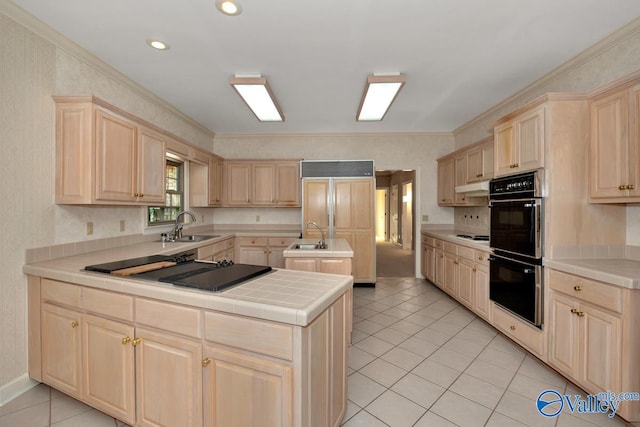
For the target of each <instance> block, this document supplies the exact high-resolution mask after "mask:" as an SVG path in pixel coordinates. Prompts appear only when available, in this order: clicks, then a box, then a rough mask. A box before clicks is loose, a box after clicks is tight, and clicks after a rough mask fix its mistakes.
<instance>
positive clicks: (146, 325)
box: [24, 242, 353, 426]
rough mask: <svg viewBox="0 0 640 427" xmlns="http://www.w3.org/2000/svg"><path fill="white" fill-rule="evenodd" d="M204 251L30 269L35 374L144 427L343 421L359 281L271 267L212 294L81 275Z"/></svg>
mask: <svg viewBox="0 0 640 427" xmlns="http://www.w3.org/2000/svg"><path fill="white" fill-rule="evenodd" d="M208 243H209V244H210V243H211V242H208ZM202 244H203V243H202V242H200V245H202ZM197 247H198V245H197V244H194V243H188V244H175V243H168V244H163V243H160V242H147V243H142V244H138V245H132V246H127V247H122V248H117V249H109V250H104V251H96V252H90V253H86V254H82V255H76V256H72V257H66V258H58V259H54V260H49V261H44V262H39V263H33V264H28V265H25V267H24V271H25V273H26V274H28V275H29V280H28V286H29V301H28V303H29V349H30V350H29V375H30V377H31V378H32V379H34V380H36V381H40V382H44V383H46V384H48V385H50V386H52V387H54V388H56V389H58V390H60V391H62V392H64V393H66V394H68V395H70V396H72V397H74V398H76V399H78V400H81V401H83V402H85V403H87V404H89V405H91V406H94V407H95V408H97V409H99V410H101V411H103V412H105V413H108V414H110V415H112V416H114V417H115V418H117V419H120V420H122V421H124V422H126V423H128V424H131V425H136V426H144V425H165V426H173V425H180V426H202V425H206V426H210V425H211V426H213V425H218V426H225V425H234V426H235V425H256V423H259V424H260V425H274V426H281V425H282V426H290V425H293V426H303V425H312V424H313V425H327V426H329V425H331V426H333V425H339V424H340V422H341V420H342V417H343V415H344V412H345V409H346V371H347V361H346V348H347V342H348V332H347V331H348V328H349V325H350V323H351V307H350V298H349V296H350V295H349V292H350V290H351V287H352V285H353V278H352V277H351V276H346V275H337V274H321V273H312V272H302V271H289V270H274V271H272V272H270V273H267V274H265V275H263V276H259V277H257V278H255V279H252V280H249V281H247V282H244V283H242V284H239V285H236V286H234V287H232V288H229V289H228V290H225V291H223V292H219V293H212V292H207V291H201V290H197V289H188V288H181V287H176V286H173V285H171V284H165V283H160V282H155V281H149V280H140V279H134V278H122V277H114V276H112V275H108V274H101V273H95V272H88V271H85V270H83V268H84V267H85V266H86V265H91V264H99V263H106V262H112V261H117V260H121V259H128V258H136V257H140V256H147V255H152V254H173V253H177V252H181V251H184V250H185V249H194V248H197Z"/></svg>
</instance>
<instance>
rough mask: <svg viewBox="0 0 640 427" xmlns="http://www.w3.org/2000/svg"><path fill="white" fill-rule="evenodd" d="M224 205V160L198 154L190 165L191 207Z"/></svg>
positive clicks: (201, 153) (205, 154) (202, 153)
mask: <svg viewBox="0 0 640 427" xmlns="http://www.w3.org/2000/svg"><path fill="white" fill-rule="evenodd" d="M221 205H222V158H221V157H218V156H215V155H213V156H211V155H209V154H207V153H204V152H198V154H197V155H196V156H194V160H192V161H191V162H190V163H189V206H192V207H210V206H221Z"/></svg>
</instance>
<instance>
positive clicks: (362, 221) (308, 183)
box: [301, 161, 376, 284]
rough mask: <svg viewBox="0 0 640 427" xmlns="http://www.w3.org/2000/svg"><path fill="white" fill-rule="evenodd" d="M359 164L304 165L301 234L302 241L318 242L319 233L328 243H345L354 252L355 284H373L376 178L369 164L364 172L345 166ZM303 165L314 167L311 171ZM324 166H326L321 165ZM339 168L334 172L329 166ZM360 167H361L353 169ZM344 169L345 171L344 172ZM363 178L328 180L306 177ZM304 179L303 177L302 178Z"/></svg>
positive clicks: (345, 162) (374, 275)
mask: <svg viewBox="0 0 640 427" xmlns="http://www.w3.org/2000/svg"><path fill="white" fill-rule="evenodd" d="M360 162H361V161H357V162H351V161H338V162H309V161H303V162H302V163H303V166H302V168H301V170H302V176H303V180H302V182H303V184H302V219H303V221H302V228H303V229H302V234H303V236H304V237H305V238H312V239H315V238H317V239H320V238H321V233H320V231H319V230H318V229H317V228H315V227H313V226H310V227H308V226H306V224H308V223H309V222H315V223H316V224H317V225H318V227H320V228H321V229H322V231H323V232H324V234H325V237H326V238H327V239H329V238H331V239H345V240H347V242H348V243H349V246H351V249H353V279H354V282H355V283H360V284H375V282H376V245H375V178H374V176H373V175H374V172H373V162H372V161H362V162H367V164H366V167H365V168H364V169H362V168H358V167H356V170H353V169H352V168H350V167H347V166H353V165H352V164H353V163H360ZM305 163H307V164H308V163H315V164H313V165H312V166H313V167H311V168H309V167H306V168H305V165H304V164H305ZM321 163H327V164H328V165H322V166H323V167H321V168H319V169H320V170H321V171H318V170H317V169H318V167H319V166H320V164H321ZM335 164H338V168H337V170H335V168H332V165H335ZM356 166H361V165H356ZM345 167H347V168H346V170H345ZM323 174H324V175H326V174H336V175H355V174H358V175H364V176H337V177H336V176H330V177H318V176H313V177H310V176H309V175H323ZM305 175H306V176H305Z"/></svg>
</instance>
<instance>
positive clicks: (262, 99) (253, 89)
mask: <svg viewBox="0 0 640 427" xmlns="http://www.w3.org/2000/svg"><path fill="white" fill-rule="evenodd" d="M229 83H230V84H231V86H233V88H234V89H235V90H236V92H238V94H239V95H240V97H241V98H242V100H243V101H244V102H245V103H246V104H247V106H248V107H249V108H250V109H251V111H252V112H253V114H255V115H256V117H257V118H258V120H260V121H261V122H283V121H284V114H282V111H281V110H280V106H279V105H278V102H277V101H276V98H275V96H273V93H272V92H271V88H269V85H268V84H267V79H266V78H264V77H232V78H231V79H229Z"/></svg>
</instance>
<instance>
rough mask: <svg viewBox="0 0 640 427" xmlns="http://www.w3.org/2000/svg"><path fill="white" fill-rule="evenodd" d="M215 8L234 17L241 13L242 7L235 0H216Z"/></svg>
mask: <svg viewBox="0 0 640 427" xmlns="http://www.w3.org/2000/svg"><path fill="white" fill-rule="evenodd" d="M216 8H217V9H218V10H219V11H220V12H222V13H224V14H225V15H229V16H236V15H240V14H241V13H242V6H240V3H238V2H237V1H235V0H216Z"/></svg>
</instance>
